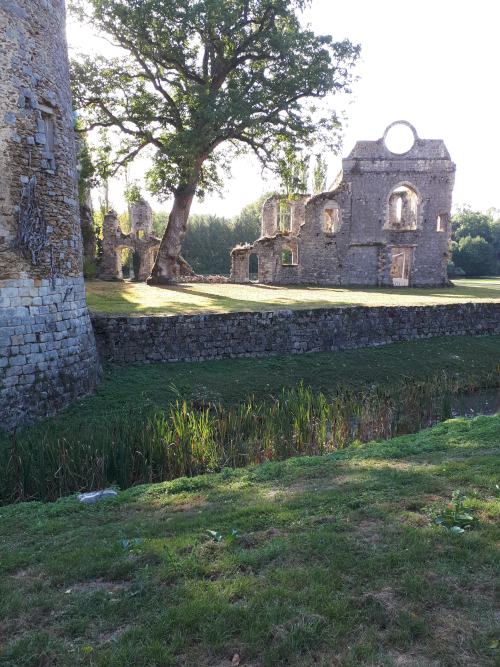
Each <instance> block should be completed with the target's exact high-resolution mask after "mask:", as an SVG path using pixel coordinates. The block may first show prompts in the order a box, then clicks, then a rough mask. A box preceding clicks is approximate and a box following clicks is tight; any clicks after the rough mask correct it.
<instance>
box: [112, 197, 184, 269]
mask: <svg viewBox="0 0 500 667" xmlns="http://www.w3.org/2000/svg"><path fill="white" fill-rule="evenodd" d="M130 226H131V231H130V233H129V234H124V233H123V231H122V229H121V226H120V221H119V219H118V214H117V213H116V211H109V212H108V213H107V214H106V215H105V216H104V223H103V227H102V237H103V239H102V258H101V261H100V265H99V278H100V279H101V280H123V275H122V252H123V250H126V249H128V250H130V251H131V252H137V253H138V254H139V256H140V258H141V263H140V269H139V275H138V276H134V275H133V273H132V274H131V277H134V278H135V279H136V280H141V281H144V280H146V279H147V278H149V276H150V275H151V269H152V268H153V266H154V263H155V259H156V252H157V251H158V248H159V247H160V243H161V239H159V238H158V237H157V236H155V235H154V234H153V211H152V209H151V206H150V205H149V204H148V202H147V201H145V200H144V199H141V200H140V201H138V202H136V203H135V204H132V207H131V211H130ZM192 275H194V271H193V269H192V268H191V267H190V266H189V264H188V263H187V262H186V261H185V260H184V259H182V257H179V259H178V260H177V273H176V275H175V276H174V277H176V278H179V277H180V276H192Z"/></svg>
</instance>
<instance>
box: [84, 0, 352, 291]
mask: <svg viewBox="0 0 500 667" xmlns="http://www.w3.org/2000/svg"><path fill="white" fill-rule="evenodd" d="M71 6H72V9H73V11H74V12H76V14H77V15H78V16H79V17H80V19H81V20H82V21H85V22H86V23H89V24H90V25H91V26H93V27H94V28H95V29H96V31H97V32H99V33H101V34H104V35H106V36H108V38H109V39H110V40H111V41H112V42H113V43H114V44H116V45H117V46H118V47H120V54H119V56H117V57H116V58H111V59H106V58H104V57H103V56H96V57H89V56H82V57H80V58H79V59H78V60H76V61H73V62H72V79H73V82H74V85H73V94H74V98H75V102H76V106H77V108H78V109H80V111H81V117H82V119H83V120H84V123H85V127H84V129H86V130H88V129H92V128H98V129H99V130H100V132H101V137H100V141H99V146H100V147H99V148H98V150H97V156H98V167H99V169H100V170H101V174H102V176H104V177H105V176H106V175H109V174H110V173H112V172H113V171H116V170H117V169H119V168H120V167H121V166H123V165H125V164H126V163H127V162H129V161H130V160H132V159H134V157H135V156H137V155H138V154H139V153H140V152H141V151H143V150H145V149H151V152H152V158H153V166H152V168H151V170H150V171H149V173H148V174H147V183H148V188H149V190H150V192H151V193H153V194H155V195H156V196H157V197H159V198H160V199H167V198H169V197H171V196H173V198H174V202H173V207H172V210H171V213H170V216H169V224H168V226H167V229H166V232H165V234H164V237H163V240H162V244H161V247H160V250H159V252H158V256H157V260H156V264H155V267H154V269H153V273H152V278H151V281H150V282H151V283H154V284H165V283H169V282H170V281H171V275H172V269H173V266H174V265H175V263H176V261H177V257H178V256H179V253H180V249H181V243H182V239H183V237H184V235H185V233H186V225H187V220H188V215H189V210H190V207H191V203H192V201H193V197H194V196H195V194H198V195H199V196H202V195H203V194H204V193H205V192H207V191H213V190H217V189H220V187H221V186H222V184H223V174H224V173H225V171H227V170H228V169H229V164H230V161H231V159H232V158H233V157H234V155H235V154H236V153H237V152H241V151H243V150H250V151H253V153H254V154H255V155H256V156H257V157H258V159H259V160H260V162H261V163H262V165H263V166H264V167H267V168H270V169H271V170H274V171H275V172H276V173H279V165H280V160H281V161H282V160H283V157H284V156H285V155H286V153H287V151H290V150H293V151H296V152H300V151H301V150H308V149H310V148H311V147H312V146H313V145H316V146H319V147H320V149H321V150H329V151H335V152H338V150H339V146H340V139H339V136H340V135H339V130H340V122H339V120H338V117H337V115H336V113H335V111H334V110H333V109H332V107H331V102H330V103H329V104H322V102H321V101H322V100H326V98H327V97H328V96H330V95H331V94H332V93H336V92H350V84H351V81H352V74H351V68H352V67H353V65H354V64H355V62H356V60H357V58H358V57H359V53H360V48H359V46H354V45H353V44H351V42H349V41H348V40H347V39H346V40H344V41H342V42H337V43H334V42H333V40H332V38H331V36H328V35H327V36H318V35H315V34H314V33H313V32H312V31H311V30H310V28H308V27H302V26H301V24H300V22H299V18H298V13H299V12H300V11H301V10H303V9H304V7H305V6H306V0H175V2H166V1H165V0H142V1H141V2H138V0H72V3H71ZM115 131H116V132H118V133H119V134H120V140H119V141H114V142H113V141H111V138H112V137H111V135H112V133H113V132H115ZM111 146H112V147H113V148H112V149H111Z"/></svg>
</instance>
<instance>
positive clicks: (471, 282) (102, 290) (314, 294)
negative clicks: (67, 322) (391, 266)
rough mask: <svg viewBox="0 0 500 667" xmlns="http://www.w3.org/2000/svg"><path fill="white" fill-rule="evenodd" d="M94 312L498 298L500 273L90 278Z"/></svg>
mask: <svg viewBox="0 0 500 667" xmlns="http://www.w3.org/2000/svg"><path fill="white" fill-rule="evenodd" d="M85 290H86V294H87V304H88V307H89V309H90V310H91V311H93V312H96V313H108V314H112V315H176V314H183V315H184V314H190V313H222V312H224V313H225V312H233V311H269V310H290V309H298V308H302V309H303V308H325V307H341V306H423V305H436V304H446V303H464V302H471V301H472V302H483V301H498V300H499V299H500V278H497V277H494V278H483V279H480V278H474V279H463V280H457V281H456V282H455V287H452V288H425V289H418V288H411V289H407V288H404V289H402V288H392V287H382V288H381V287H364V288H359V287H330V286H329V287H320V286H317V285H311V286H303V285H300V286H293V285H259V284H257V283H253V284H249V285H232V284H202V283H194V284H183V285H175V286H172V287H150V286H148V285H146V284H145V283H133V282H132V283H131V282H124V283H109V282H103V281H87V282H86V283H85Z"/></svg>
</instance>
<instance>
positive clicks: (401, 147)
mask: <svg viewBox="0 0 500 667" xmlns="http://www.w3.org/2000/svg"><path fill="white" fill-rule="evenodd" d="M414 143H415V137H414V136H413V132H412V131H411V130H410V128H409V127H408V126H407V125H403V124H398V125H393V126H392V127H391V128H390V129H389V131H388V132H387V134H386V135H385V145H386V146H387V148H388V149H389V150H390V151H391V153H396V155H402V154H403V153H407V152H408V151H409V150H410V149H411V148H413V144H414Z"/></svg>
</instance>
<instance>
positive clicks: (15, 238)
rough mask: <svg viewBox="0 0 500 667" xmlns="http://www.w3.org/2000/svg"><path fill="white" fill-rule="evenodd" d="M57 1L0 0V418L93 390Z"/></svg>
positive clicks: (7, 423)
mask: <svg viewBox="0 0 500 667" xmlns="http://www.w3.org/2000/svg"><path fill="white" fill-rule="evenodd" d="M76 169H77V167H76V150H75V138H74V130H73V110H72V105H71V90H70V80H69V68H68V55H67V45H66V34H65V0H0V427H2V428H12V427H13V426H15V425H17V424H22V423H26V422H29V421H31V420H33V419H35V418H37V417H42V416H45V415H48V414H51V413H53V412H54V411H55V410H57V409H60V408H62V407H64V406H66V405H67V404H68V403H70V402H71V401H73V400H75V399H77V398H79V397H81V396H84V395H86V394H88V393H89V392H91V391H92V389H93V388H94V386H95V383H96V381H97V379H98V372H99V359H98V356H97V350H96V346H95V340H94V334H93V331H92V327H91V322H90V316H89V313H88V311H87V304H86V301H85V290H84V282H83V273H82V236H81V229H80V223H79V213H78V194H77V171H76Z"/></svg>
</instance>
